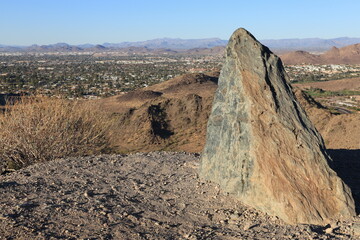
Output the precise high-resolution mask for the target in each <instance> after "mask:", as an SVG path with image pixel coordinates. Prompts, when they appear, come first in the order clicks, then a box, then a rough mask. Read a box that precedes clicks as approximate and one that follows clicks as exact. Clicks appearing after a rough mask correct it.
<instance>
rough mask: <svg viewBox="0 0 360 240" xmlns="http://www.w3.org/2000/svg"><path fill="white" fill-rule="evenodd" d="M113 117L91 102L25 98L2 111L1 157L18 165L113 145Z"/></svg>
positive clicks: (103, 149)
mask: <svg viewBox="0 0 360 240" xmlns="http://www.w3.org/2000/svg"><path fill="white" fill-rule="evenodd" d="M112 122H113V121H112V120H111V117H110V116H109V115H108V114H105V113H104V112H102V111H101V110H100V109H99V108H98V107H97V106H96V105H94V104H92V103H91V102H79V101H69V100H65V99H52V98H48V97H27V98H21V99H20V100H19V101H17V102H15V103H14V104H13V105H12V106H9V107H8V108H7V109H6V110H5V112H4V113H3V114H0V159H1V160H2V161H5V162H6V163H7V164H8V165H10V166H12V167H14V166H16V167H17V168H20V167H23V166H27V165H30V164H32V163H35V162H43V161H49V160H53V159H56V158H62V157H67V156H82V155H92V154H98V153H101V152H104V151H106V150H107V149H108V148H109V146H110V129H111V127H112Z"/></svg>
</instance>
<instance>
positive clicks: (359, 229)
mask: <svg viewBox="0 0 360 240" xmlns="http://www.w3.org/2000/svg"><path fill="white" fill-rule="evenodd" d="M351 231H352V232H353V234H354V235H357V236H360V223H354V224H353V225H352V226H351Z"/></svg>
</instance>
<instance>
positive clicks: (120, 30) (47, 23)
mask: <svg viewBox="0 0 360 240" xmlns="http://www.w3.org/2000/svg"><path fill="white" fill-rule="evenodd" d="M359 9H360V1H358V0H351V1H350V0H311V1H310V0H302V1H300V0H298V1H295V0H286V1H285V0H284V1H282V0H246V1H245V0H237V1H236V0H219V1H213V0H178V1H174V0H167V1H165V0H118V1H115V0H0V44H9V45H10V44H11V45H30V44H51V43H57V42H67V43H70V44H81V43H95V44H101V43H104V42H113V43H116V42H122V41H142V40H149V39H154V38H163V37H170V38H186V39H188V38H210V37H219V38H221V39H228V38H229V37H230V35H231V33H232V32H233V31H234V30H235V29H236V28H238V27H245V28H246V29H248V30H249V31H250V32H251V33H252V34H253V35H254V36H255V37H256V38H258V39H281V38H309V37H320V38H335V37H344V36H348V37H360V27H359V24H360V14H359Z"/></svg>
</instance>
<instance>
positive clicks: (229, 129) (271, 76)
mask: <svg viewBox="0 0 360 240" xmlns="http://www.w3.org/2000/svg"><path fill="white" fill-rule="evenodd" d="M287 80H288V77H287V75H286V73H285V70H284V67H283V65H282V63H281V61H280V59H279V58H278V57H277V56H276V55H274V54H273V53H272V52H271V51H270V50H269V49H268V48H267V47H265V46H263V45H261V44H260V43H259V42H258V41H257V40H256V39H255V38H254V37H253V36H252V35H251V34H250V33H249V32H247V31H246V30H245V29H238V30H237V31H235V33H234V34H233V35H232V36H231V38H230V41H229V43H228V46H227V49H226V61H225V64H224V65H223V68H222V71H221V74H220V79H219V86H218V89H217V92H216V94H215V98H214V102H213V108H212V113H211V115H210V118H209V121H208V128H207V139H206V145H205V148H204V152H203V156H202V164H201V170H200V175H201V176H202V177H203V178H206V179H208V180H211V181H214V182H217V183H219V184H220V186H221V187H222V188H223V189H224V190H225V191H227V192H229V193H232V194H235V195H237V196H238V197H239V199H240V200H242V201H243V202H244V203H245V204H248V205H250V206H252V207H255V208H257V209H260V210H262V211H264V212H267V213H269V214H272V215H277V216H279V217H280V218H282V219H283V220H285V221H287V222H289V223H324V222H325V221H326V220H330V219H337V218H342V217H349V216H352V215H354V214H355V210H354V209H355V207H354V201H353V198H352V196H351V191H350V189H349V188H348V187H347V186H346V185H345V184H344V183H343V181H342V180H341V179H340V178H339V177H338V176H337V175H336V173H335V172H334V171H333V170H332V169H331V168H330V167H329V165H328V162H329V161H331V159H330V158H329V156H328V155H327V153H326V151H325V147H324V143H323V140H322V138H321V136H320V134H319V133H318V132H317V130H316V129H315V127H314V126H313V124H312V123H311V122H310V120H309V119H308V117H307V116H306V114H305V112H304V111H303V109H302V108H301V107H300V105H299V104H298V102H297V101H296V99H295V97H294V94H293V92H292V89H291V87H290V85H289V84H288V82H287Z"/></svg>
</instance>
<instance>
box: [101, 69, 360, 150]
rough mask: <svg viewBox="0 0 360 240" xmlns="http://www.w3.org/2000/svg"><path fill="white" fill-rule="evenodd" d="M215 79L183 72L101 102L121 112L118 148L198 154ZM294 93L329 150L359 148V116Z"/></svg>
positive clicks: (212, 75) (202, 144)
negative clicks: (172, 77) (341, 111)
mask: <svg viewBox="0 0 360 240" xmlns="http://www.w3.org/2000/svg"><path fill="white" fill-rule="evenodd" d="M217 80H218V73H209V74H186V75H182V76H179V77H176V78H174V79H171V80H169V81H166V82H163V83H160V84H156V85H153V86H151V87H147V88H143V89H139V90H136V91H133V92H129V93H126V94H123V95H119V96H115V97H111V98H107V99H103V100H100V104H101V105H102V108H104V109H107V110H108V111H111V112H116V114H118V116H119V119H120V120H119V121H120V127H119V129H118V130H117V131H118V132H117V139H116V143H117V145H118V147H119V150H120V151H121V152H124V153H128V152H136V151H156V150H172V151H187V152H201V151H202V149H203V146H204V143H205V134H206V123H207V119H208V117H209V114H210V110H211V106H212V100H213V95H214V92H215V90H216V88H217ZM339 83H341V82H339ZM340 85H341V84H340ZM295 89H296V88H295ZM295 92H296V96H297V98H298V101H299V102H300V103H301V105H302V106H303V108H304V109H305V110H306V112H307V114H308V115H309V117H310V119H311V121H312V122H313V123H314V124H315V126H316V128H317V129H318V130H319V131H320V133H321V135H322V136H323V138H324V140H325V143H326V146H327V148H329V149H333V148H336V149H338V148H343V149H359V144H360V143H359V141H358V139H359V136H360V132H359V129H360V128H359V127H358V124H359V122H360V114H356V113H354V114H340V115H339V114H334V113H332V112H331V111H330V110H329V109H327V108H325V107H323V106H321V105H320V104H319V103H317V102H316V101H315V100H314V99H313V98H311V97H310V96H309V95H307V94H306V93H304V92H302V91H300V90H296V91H295Z"/></svg>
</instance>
